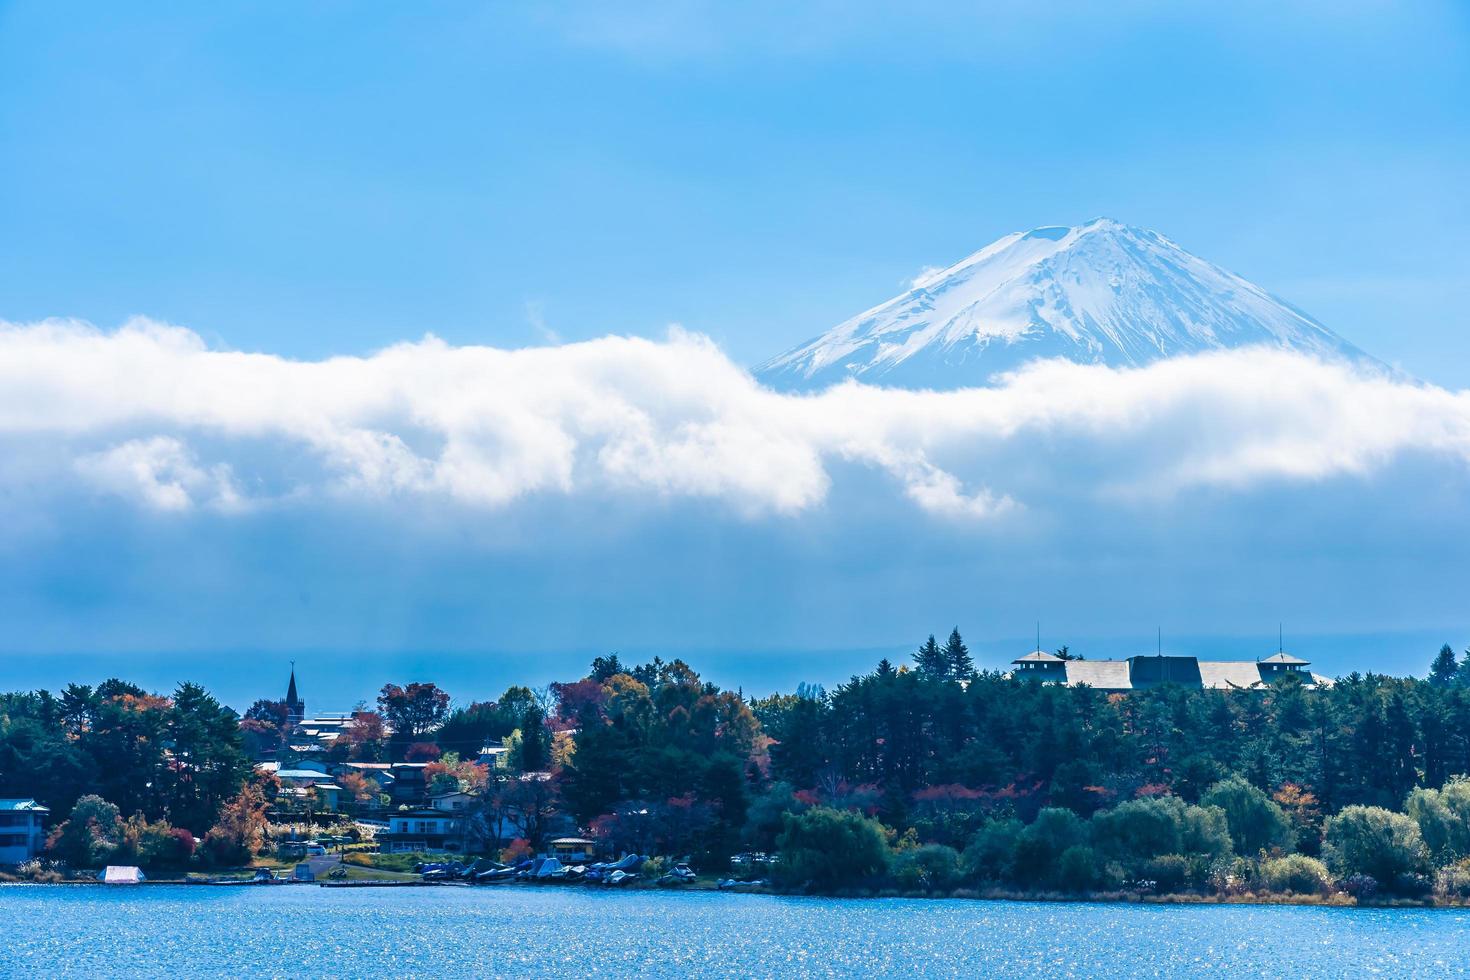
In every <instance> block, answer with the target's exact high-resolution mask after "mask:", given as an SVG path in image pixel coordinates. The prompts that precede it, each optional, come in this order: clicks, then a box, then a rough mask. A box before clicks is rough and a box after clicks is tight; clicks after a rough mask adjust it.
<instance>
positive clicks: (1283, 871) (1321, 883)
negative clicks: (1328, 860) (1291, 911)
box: [1260, 854, 1332, 895]
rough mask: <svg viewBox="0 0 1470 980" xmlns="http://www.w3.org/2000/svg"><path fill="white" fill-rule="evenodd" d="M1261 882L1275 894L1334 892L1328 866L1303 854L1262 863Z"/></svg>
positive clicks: (1320, 893)
mask: <svg viewBox="0 0 1470 980" xmlns="http://www.w3.org/2000/svg"><path fill="white" fill-rule="evenodd" d="M1260 880H1261V884H1262V885H1264V886H1265V887H1266V888H1268V889H1270V890H1271V891H1273V892H1282V893H1288V892H1289V893H1291V894H1295V895H1323V894H1326V893H1328V892H1330V891H1331V890H1332V875H1331V874H1329V873H1328V871H1327V865H1325V864H1323V863H1322V862H1321V861H1318V860H1317V859H1316V858H1309V857H1306V856H1305V855H1301V854H1289V855H1287V856H1286V857H1279V858H1269V859H1267V860H1265V861H1262V862H1261V873H1260Z"/></svg>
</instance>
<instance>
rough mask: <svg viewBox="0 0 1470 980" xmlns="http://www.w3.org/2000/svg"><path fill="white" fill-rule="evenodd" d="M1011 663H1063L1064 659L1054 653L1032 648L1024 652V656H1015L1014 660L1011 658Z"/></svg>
mask: <svg viewBox="0 0 1470 980" xmlns="http://www.w3.org/2000/svg"><path fill="white" fill-rule="evenodd" d="M1011 663H1013V664H1064V663H1066V661H1065V660H1063V659H1062V658H1061V657H1058V656H1057V655H1056V654H1054V653H1047V652H1046V651H1045V650H1032V651H1031V652H1030V653H1028V654H1026V656H1024V657H1017V658H1016V659H1015V660H1012V661H1011Z"/></svg>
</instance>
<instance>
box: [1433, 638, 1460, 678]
mask: <svg viewBox="0 0 1470 980" xmlns="http://www.w3.org/2000/svg"><path fill="white" fill-rule="evenodd" d="M1459 672H1460V665H1459V664H1457V663H1456V662H1455V650H1454V647H1452V646H1450V645H1449V644H1448V643H1446V644H1445V645H1444V646H1442V647H1440V648H1439V655H1438V656H1436V657H1435V658H1434V663H1432V664H1430V665H1429V683H1430V684H1433V685H1434V686H1435V687H1449V686H1450V685H1452V684H1454V683H1456V682H1457V680H1458V679H1459Z"/></svg>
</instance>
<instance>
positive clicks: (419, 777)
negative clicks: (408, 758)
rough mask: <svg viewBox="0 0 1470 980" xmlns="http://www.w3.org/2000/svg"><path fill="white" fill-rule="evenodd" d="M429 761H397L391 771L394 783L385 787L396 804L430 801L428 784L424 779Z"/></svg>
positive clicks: (409, 804)
mask: <svg viewBox="0 0 1470 980" xmlns="http://www.w3.org/2000/svg"><path fill="white" fill-rule="evenodd" d="M428 765H429V764H428V763H427V762H395V763H393V768H392V769H390V770H389V772H390V773H391V774H392V776H393V784H392V786H390V787H385V788H386V789H387V791H388V795H389V796H390V797H391V798H392V801H393V805H394V806H422V805H424V803H426V802H427V801H428V798H429V793H428V786H427V784H426V782H425V780H424V770H425V769H426V768H427V767H428Z"/></svg>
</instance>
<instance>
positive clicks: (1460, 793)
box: [1404, 776, 1470, 864]
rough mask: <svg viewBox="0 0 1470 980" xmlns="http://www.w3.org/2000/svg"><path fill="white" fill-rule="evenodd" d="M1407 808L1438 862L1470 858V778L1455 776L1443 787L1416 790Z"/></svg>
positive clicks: (1431, 854)
mask: <svg viewBox="0 0 1470 980" xmlns="http://www.w3.org/2000/svg"><path fill="white" fill-rule="evenodd" d="M1404 809H1405V810H1406V811H1407V812H1408V815H1409V818H1410V819H1411V820H1413V821H1414V823H1415V824H1416V825H1418V827H1419V837H1420V838H1421V839H1422V840H1423V841H1424V846H1425V847H1426V848H1428V849H1429V854H1430V856H1431V857H1432V858H1433V859H1434V861H1435V863H1437V864H1451V863H1453V862H1455V861H1457V860H1459V859H1460V858H1464V857H1470V780H1467V779H1466V778H1465V777H1464V776H1456V777H1455V778H1454V779H1452V780H1450V781H1449V782H1448V783H1446V784H1445V785H1444V788H1443V789H1416V790H1414V791H1413V792H1412V793H1410V794H1409V798H1408V799H1407V800H1405V801H1404Z"/></svg>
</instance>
